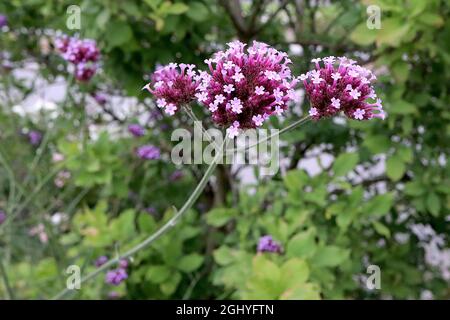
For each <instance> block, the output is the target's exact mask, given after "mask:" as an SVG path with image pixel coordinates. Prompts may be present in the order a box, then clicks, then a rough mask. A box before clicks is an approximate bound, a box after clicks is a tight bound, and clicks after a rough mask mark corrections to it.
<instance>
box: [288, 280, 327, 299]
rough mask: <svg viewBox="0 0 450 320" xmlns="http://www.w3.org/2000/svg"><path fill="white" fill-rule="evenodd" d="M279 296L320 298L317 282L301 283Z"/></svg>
mask: <svg viewBox="0 0 450 320" xmlns="http://www.w3.org/2000/svg"><path fill="white" fill-rule="evenodd" d="M280 298H281V299H282V300H320V289H319V287H318V285H317V284H313V283H303V284H300V285H297V286H295V287H294V288H289V289H288V290H286V291H285V292H283V294H282V295H281V297H280Z"/></svg>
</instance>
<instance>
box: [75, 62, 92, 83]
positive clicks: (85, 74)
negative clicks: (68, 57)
mask: <svg viewBox="0 0 450 320" xmlns="http://www.w3.org/2000/svg"><path fill="white" fill-rule="evenodd" d="M96 71H97V65H95V64H93V63H90V62H80V63H79V64H77V65H76V66H75V78H76V79H77V80H78V81H81V82H85V81H89V80H91V78H92V77H93V76H94V75H95V72H96Z"/></svg>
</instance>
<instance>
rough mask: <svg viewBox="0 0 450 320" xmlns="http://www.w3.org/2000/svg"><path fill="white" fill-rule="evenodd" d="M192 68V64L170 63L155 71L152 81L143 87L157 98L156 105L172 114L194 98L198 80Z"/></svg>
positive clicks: (193, 66)
mask: <svg viewBox="0 0 450 320" xmlns="http://www.w3.org/2000/svg"><path fill="white" fill-rule="evenodd" d="M194 68H195V65H193V64H184V63H180V64H179V65H178V64H176V63H170V64H168V65H167V66H163V67H161V68H160V69H158V70H157V71H155V72H154V73H153V75H152V77H151V80H152V81H151V82H150V83H148V84H147V85H145V86H144V88H143V89H146V90H148V91H149V92H150V93H152V94H153V95H154V96H155V97H156V98H157V100H156V104H157V106H158V107H159V108H162V109H164V111H165V112H166V113H167V114H169V115H171V116H172V115H174V114H175V112H177V111H179V110H180V108H181V106H183V105H186V104H189V103H190V102H191V101H193V100H194V99H195V92H196V89H197V86H198V82H197V81H196V80H194V77H195V76H196V71H195V70H194Z"/></svg>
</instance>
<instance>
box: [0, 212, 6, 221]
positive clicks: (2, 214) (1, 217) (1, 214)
mask: <svg viewBox="0 0 450 320" xmlns="http://www.w3.org/2000/svg"><path fill="white" fill-rule="evenodd" d="M5 220H6V213H5V212H4V211H3V210H0V225H2V224H3V222H5Z"/></svg>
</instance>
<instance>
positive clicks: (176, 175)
mask: <svg viewBox="0 0 450 320" xmlns="http://www.w3.org/2000/svg"><path fill="white" fill-rule="evenodd" d="M183 176H184V173H183V171H181V170H175V171H174V172H172V174H171V175H170V176H169V180H170V181H172V182H173V181H177V180H180V179H181V178H183Z"/></svg>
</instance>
